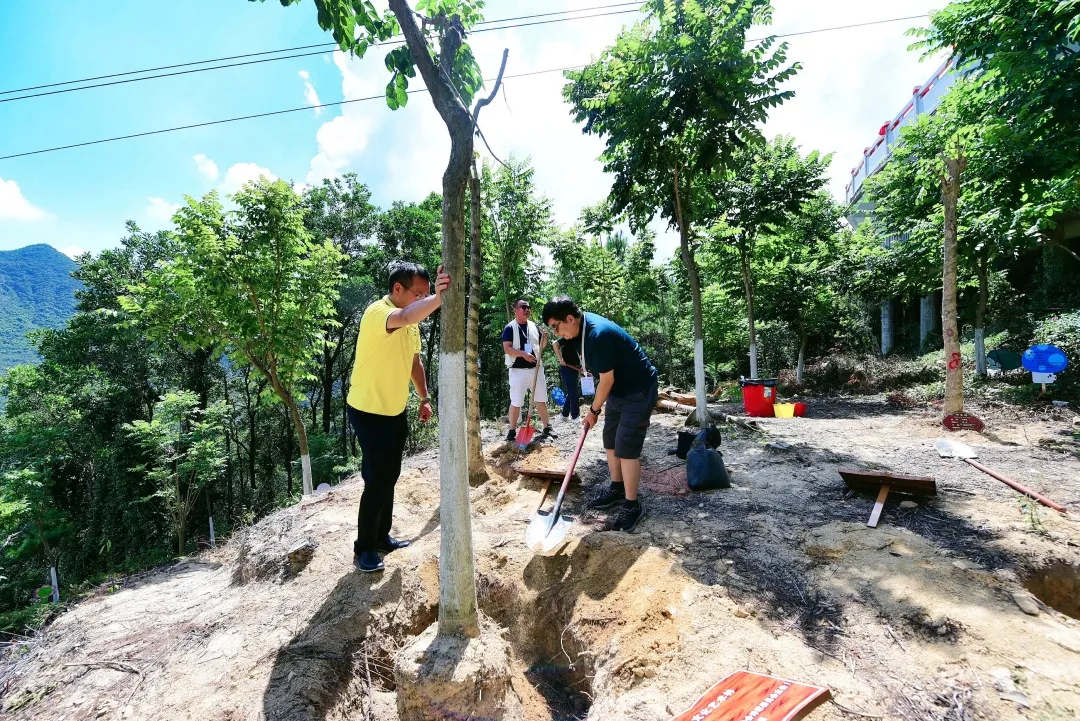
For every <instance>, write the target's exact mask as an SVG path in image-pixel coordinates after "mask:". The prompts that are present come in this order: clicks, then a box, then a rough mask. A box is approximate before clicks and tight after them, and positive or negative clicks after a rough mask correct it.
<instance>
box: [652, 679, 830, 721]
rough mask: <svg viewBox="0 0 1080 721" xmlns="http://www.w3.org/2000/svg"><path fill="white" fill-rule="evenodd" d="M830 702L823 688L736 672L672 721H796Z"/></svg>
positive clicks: (828, 695) (827, 690) (827, 692)
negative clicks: (749, 720)
mask: <svg viewBox="0 0 1080 721" xmlns="http://www.w3.org/2000/svg"><path fill="white" fill-rule="evenodd" d="M830 698H832V694H831V693H830V692H829V689H827V688H825V687H824V686H811V685H809V684H804V683H797V682H795V681H788V680H786V679H782V678H776V677H774V676H765V675H763V674H760V673H751V672H750V671H736V672H735V673H733V674H731V675H730V676H728V677H727V678H725V679H724V680H723V681H721V682H720V683H718V684H716V685H715V686H713V687H712V688H710V689H709V690H708V691H706V692H705V695H703V696H702V697H701V698H699V699H698V700H697V701H696V702H694V705H693V706H691V707H690V708H688V709H687V710H686V711H683V712H682V713H681V714H679V715H678V716H676V717H675V718H674V719H672V721H744V719H758V720H759V721H764V720H765V719H768V721H796V720H797V719H801V718H805V717H806V715H807V714H809V713H810V712H811V711H813V710H814V709H816V708H817V707H818V706H820V705H821V704H823V703H825V702H826V701H828V700H829V699H830Z"/></svg>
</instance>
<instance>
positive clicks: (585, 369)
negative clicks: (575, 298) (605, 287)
mask: <svg viewBox="0 0 1080 721" xmlns="http://www.w3.org/2000/svg"><path fill="white" fill-rule="evenodd" d="M581 369H582V370H583V371H585V375H590V374H589V366H588V365H587V364H586V363H585V311H581Z"/></svg>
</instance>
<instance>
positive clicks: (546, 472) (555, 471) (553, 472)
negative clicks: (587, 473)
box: [511, 463, 581, 483]
mask: <svg viewBox="0 0 1080 721" xmlns="http://www.w3.org/2000/svg"><path fill="white" fill-rule="evenodd" d="M511 468H513V469H514V472H515V473H520V474H521V475H523V476H530V477H532V478H543V479H545V480H557V481H561V480H562V479H563V478H565V477H566V469H565V468H529V467H528V466H524V465H522V464H520V463H515V464H514V465H513V466H511ZM570 480H571V482H574V481H576V482H577V483H581V477H580V476H579V475H578V474H577V472H576V471H575V472H574V474H573V475H571V476H570Z"/></svg>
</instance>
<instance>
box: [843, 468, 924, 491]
mask: <svg viewBox="0 0 1080 721" xmlns="http://www.w3.org/2000/svg"><path fill="white" fill-rule="evenodd" d="M836 471H837V472H838V473H839V474H840V477H841V478H843V479H844V483H846V484H847V486H848V488H854V489H855V490H857V491H870V492H871V493H877V490H878V489H879V488H880V487H881V486H884V485H887V486H889V488H891V489H892V490H894V491H903V492H905V493H916V494H921V495H926V496H933V495H936V494H937V482H936V481H935V480H934V478H933V476H905V475H901V474H899V473H886V472H885V471H861V470H859V469H857V468H837V469H836Z"/></svg>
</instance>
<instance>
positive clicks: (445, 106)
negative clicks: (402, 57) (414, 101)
mask: <svg viewBox="0 0 1080 721" xmlns="http://www.w3.org/2000/svg"><path fill="white" fill-rule="evenodd" d="M390 10H391V11H392V12H393V13H394V16H395V17H396V18H397V21H398V25H399V26H400V27H401V34H402V35H404V36H405V44H406V45H408V46H409V55H410V56H412V59H413V62H414V63H415V64H416V67H418V68H419V69H420V76H421V77H422V78H423V79H424V83H425V84H426V85H427V88H428V92H429V93H431V99H432V101H433V102H434V105H435V109H436V110H437V111H439V115H441V116H442V118H443V122H445V123H446V124H447V127H455V125H456V120H457V119H456V118H455V117H454V116H455V115H456V114H458V113H462V114H464V115H465V116H466V117H471V116H470V113H469V109H468V108H466V107H465V104H464V103H462V102H461V99H460V98H459V97H458V95H457V91H456V90H455V89H454V86H453V83H452V82H451V81H450V74H449V73H440V72H439V66H436V64H435V58H434V57H433V56H432V54H431V47H430V46H429V45H428V41H427V38H425V37H424V34H423V32H422V31H421V30H420V27H419V26H418V25H417V24H416V17H415V16H414V15H413V12H412V9H411V8H409V4H408V2H406V0H390ZM460 28H461V25H460V22H459V23H457V24H456V25H455V26H451V27H450V28H448V29H447V30H446V31H445V32H446V34H445V35H444V37H443V42H442V48H441V53H442V54H441V55H440V60H441V61H442V62H443V63H445V62H446V60H447V59H449V61H450V66H451V69H453V57H452V56H451V57H450V58H447V57H446V52H447V51H452V52H453V53H456V52H457V48H458V47H460V46H461V30H460ZM452 35H453V36H457V39H456V41H453V40H449V38H450V36H452ZM454 42H456V43H457V45H456V47H455V46H454Z"/></svg>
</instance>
